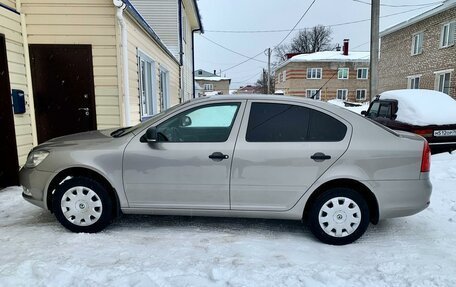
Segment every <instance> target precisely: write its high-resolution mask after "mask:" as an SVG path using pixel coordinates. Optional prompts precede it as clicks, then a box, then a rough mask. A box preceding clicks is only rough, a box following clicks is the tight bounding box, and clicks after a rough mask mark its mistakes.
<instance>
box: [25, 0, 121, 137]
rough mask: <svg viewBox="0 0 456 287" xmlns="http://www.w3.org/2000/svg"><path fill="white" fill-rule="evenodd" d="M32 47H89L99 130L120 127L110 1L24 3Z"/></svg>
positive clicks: (31, 0) (39, 0)
mask: <svg viewBox="0 0 456 287" xmlns="http://www.w3.org/2000/svg"><path fill="white" fill-rule="evenodd" d="M21 12H22V13H24V14H25V15H26V24H27V34H28V42H29V44H90V45H92V55H93V74H94V85H95V103H96V114H97V128H98V129H105V128H111V127H117V126H119V125H121V117H120V108H119V87H118V79H117V75H118V71H117V50H116V18H115V8H114V5H113V4H112V1H110V0H78V1H67V0H22V9H21Z"/></svg>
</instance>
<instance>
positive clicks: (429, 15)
mask: <svg viewBox="0 0 456 287" xmlns="http://www.w3.org/2000/svg"><path fill="white" fill-rule="evenodd" d="M380 37H381V47H380V60H379V91H380V92H382V91H385V90H393V89H405V88H410V89H430V90H438V91H441V92H444V93H446V94H449V95H450V96H452V97H454V98H456V77H455V69H456V45H455V41H456V0H447V1H444V2H443V3H441V4H440V5H438V6H437V7H435V8H433V9H430V10H428V11H426V12H424V13H422V14H420V15H418V16H416V17H414V18H411V19H409V20H407V21H405V22H402V23H399V24H397V25H395V26H392V27H390V28H388V29H386V30H384V31H382V32H381V33H380Z"/></svg>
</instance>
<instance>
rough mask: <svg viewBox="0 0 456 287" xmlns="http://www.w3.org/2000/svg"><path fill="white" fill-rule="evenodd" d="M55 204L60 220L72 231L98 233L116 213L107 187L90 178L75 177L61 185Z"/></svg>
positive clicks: (56, 214) (56, 213)
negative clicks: (113, 211) (113, 210)
mask: <svg viewBox="0 0 456 287" xmlns="http://www.w3.org/2000/svg"><path fill="white" fill-rule="evenodd" d="M52 207H53V211H54V214H55V217H56V218H57V220H58V221H59V222H60V223H61V224H62V225H63V226H65V227H66V228H67V229H69V230H71V231H73V232H87V233H94V232H98V231H100V230H102V229H104V228H105V227H106V226H107V225H108V224H109V222H110V221H111V219H112V214H113V213H112V200H111V198H110V196H109V193H108V190H107V189H106V187H105V186H104V185H102V184H100V183H99V182H97V181H95V180H93V179H91V178H87V177H73V178H70V179H68V180H66V181H64V182H63V183H62V184H61V185H60V186H58V187H57V189H56V191H55V193H54V196H53V201H52Z"/></svg>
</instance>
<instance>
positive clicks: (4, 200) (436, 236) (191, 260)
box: [0, 154, 456, 287]
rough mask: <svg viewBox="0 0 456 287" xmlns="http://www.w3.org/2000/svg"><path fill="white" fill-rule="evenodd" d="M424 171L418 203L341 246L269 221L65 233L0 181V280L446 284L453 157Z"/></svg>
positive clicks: (159, 222) (132, 221)
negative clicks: (428, 198)
mask: <svg viewBox="0 0 456 287" xmlns="http://www.w3.org/2000/svg"><path fill="white" fill-rule="evenodd" d="M431 176H432V183H433V186H434V191H433V195H432V202H431V206H430V207H429V208H428V209H426V210H425V211H423V212H421V213H419V214H417V215H414V216H410V217H405V218H397V219H390V220H385V221H382V222H380V223H379V224H378V225H376V226H374V225H371V226H370V227H369V229H368V231H367V233H366V234H365V235H364V236H363V237H362V238H361V239H360V240H359V241H357V242H356V243H354V244H351V245H347V246H329V245H324V244H322V243H319V242H317V241H316V240H315V239H314V237H313V236H312V235H311V233H310V232H309V231H308V230H307V229H306V228H304V227H303V226H302V225H301V224H300V223H299V222H293V221H277V220H252V219H226V218H225V219H216V218H215V219H214V218H189V217H169V216H166V217H164V216H124V217H122V218H121V219H120V220H117V221H116V222H115V223H114V224H112V225H111V226H110V227H109V228H108V229H106V230H105V231H104V232H101V233H99V234H74V233H70V232H68V231H66V230H65V229H64V228H63V227H61V226H60V224H58V223H57V221H56V219H55V218H54V216H53V215H51V214H50V213H48V212H46V211H44V210H41V209H39V208H37V207H34V206H32V205H31V204H29V203H27V202H25V201H24V200H23V199H22V198H21V195H20V191H19V189H18V188H14V187H13V188H7V189H5V190H3V191H0V286H2V287H3V286H15V287H16V286H59V287H60V286H312V287H319V286H363V287H364V286H375V287H383V286H385V287H386V286H417V287H418V286H423V287H433V286H445V287H451V286H456V155H450V154H441V155H434V156H433V157H432V172H431Z"/></svg>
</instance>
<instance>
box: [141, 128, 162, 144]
mask: <svg viewBox="0 0 456 287" xmlns="http://www.w3.org/2000/svg"><path fill="white" fill-rule="evenodd" d="M157 141H158V135H157V128H156V127H150V128H148V129H147V131H146V134H145V135H143V136H142V137H141V142H148V143H154V142H157Z"/></svg>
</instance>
